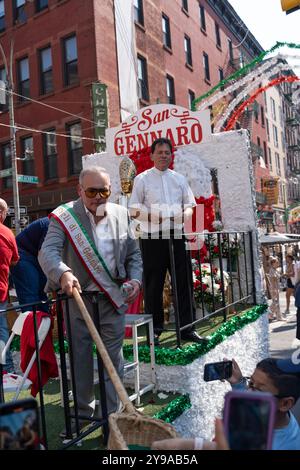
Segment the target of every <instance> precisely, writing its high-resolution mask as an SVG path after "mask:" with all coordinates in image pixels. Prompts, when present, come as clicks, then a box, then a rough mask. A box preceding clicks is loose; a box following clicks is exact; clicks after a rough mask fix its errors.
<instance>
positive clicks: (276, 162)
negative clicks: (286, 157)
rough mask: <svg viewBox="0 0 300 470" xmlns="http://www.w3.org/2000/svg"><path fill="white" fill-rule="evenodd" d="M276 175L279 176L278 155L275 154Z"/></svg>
mask: <svg viewBox="0 0 300 470" xmlns="http://www.w3.org/2000/svg"><path fill="white" fill-rule="evenodd" d="M275 164H276V173H277V174H278V175H279V176H281V168H280V158H279V153H277V152H275Z"/></svg>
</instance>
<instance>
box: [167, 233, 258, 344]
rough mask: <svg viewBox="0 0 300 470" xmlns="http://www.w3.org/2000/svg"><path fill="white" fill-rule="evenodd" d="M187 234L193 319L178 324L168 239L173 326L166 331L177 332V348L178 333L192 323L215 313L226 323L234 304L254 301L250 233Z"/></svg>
mask: <svg viewBox="0 0 300 470" xmlns="http://www.w3.org/2000/svg"><path fill="white" fill-rule="evenodd" d="M186 237H187V239H190V238H191V237H192V241H191V240H190V241H186V252H187V263H188V264H190V263H191V264H192V270H193V289H192V290H193V296H192V298H191V299H190V308H191V309H192V311H191V318H194V321H193V322H192V323H190V324H188V325H184V326H180V312H179V309H178V297H179V295H180V292H178V289H177V283H176V274H175V259H174V249H173V242H172V239H170V240H169V252H170V271H171V272H170V274H171V284H172V286H171V287H172V294H173V295H172V297H173V306H174V316H175V329H174V328H173V329H172V328H170V329H169V328H168V329H167V330H166V331H175V332H176V342H177V347H180V346H181V332H183V331H184V330H186V329H188V328H190V327H191V326H194V327H197V326H199V325H200V324H201V322H203V321H205V320H207V319H209V318H211V317H213V316H215V315H217V314H222V315H223V321H224V322H225V321H226V320H227V316H228V314H229V313H231V314H234V312H233V309H234V308H235V307H238V306H244V307H245V305H249V304H250V305H253V304H256V292H255V275H254V258H253V240H252V232H245V231H241V232H213V233H211V232H210V233H204V234H203V233H201V234H186ZM191 245H192V246H191ZM225 264H227V266H225ZM197 281H198V282H197ZM192 290H191V291H192ZM197 309H198V311H199V310H200V313H201V317H200V318H198V319H197V318H195V317H196V311H197Z"/></svg>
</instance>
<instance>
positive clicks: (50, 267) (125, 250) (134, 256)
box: [38, 199, 142, 292]
mask: <svg viewBox="0 0 300 470" xmlns="http://www.w3.org/2000/svg"><path fill="white" fill-rule="evenodd" d="M72 207H73V211H74V212H75V214H76V215H77V217H78V218H79V219H80V222H81V223H82V225H83V226H84V227H85V229H86V231H87V233H88V234H89V236H90V237H91V239H92V240H93V241H94V242H95V240H94V237H93V231H92V227H91V224H90V221H89V218H88V216H87V214H86V211H85V207H84V205H83V202H82V200H81V199H77V201H73V202H72ZM106 208H107V213H108V223H109V224H110V228H111V230H112V233H113V234H114V238H113V246H114V253H115V259H116V265H117V276H116V279H117V280H120V283H121V282H122V281H124V280H125V279H126V278H128V279H138V280H139V281H142V258H141V253H140V250H139V248H138V244H137V241H136V240H135V239H134V238H133V235H132V232H131V229H130V226H129V218H128V211H127V209H125V208H124V207H122V206H119V205H117V204H112V203H107V204H106ZM124 220H126V221H127V222H128V223H126V224H124ZM120 222H121V223H120ZM38 259H39V263H40V265H41V267H42V269H43V271H44V273H45V275H46V276H47V280H48V282H47V284H46V288H45V290H46V291H48V292H49V291H50V290H56V289H59V288H60V283H59V280H60V278H61V276H62V274H63V273H64V272H65V271H68V270H70V269H71V270H72V272H73V274H74V276H76V277H77V279H78V280H79V282H80V285H81V288H82V290H85V288H86V287H87V285H88V284H89V282H90V281H91V278H90V276H89V274H88V273H87V271H86V270H85V268H84V267H83V265H82V263H81V261H80V259H79V257H78V255H77V254H76V252H75V251H74V249H73V247H72V244H71V243H70V241H69V240H68V238H67V236H66V234H65V232H64V230H63V228H62V227H61V225H60V224H59V222H57V221H56V220H55V219H54V218H51V221H50V225H49V228H48V232H47V235H46V238H45V240H44V243H43V245H42V247H41V250H40V252H39V256H38Z"/></svg>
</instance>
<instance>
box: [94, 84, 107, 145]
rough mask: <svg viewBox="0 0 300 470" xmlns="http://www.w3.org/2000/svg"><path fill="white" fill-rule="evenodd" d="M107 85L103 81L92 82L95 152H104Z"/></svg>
mask: <svg viewBox="0 0 300 470" xmlns="http://www.w3.org/2000/svg"><path fill="white" fill-rule="evenodd" d="M106 90H107V86H106V85H104V84H103V83H93V84H92V97H93V112H94V121H95V123H96V125H95V139H96V140H97V142H96V152H98V153H99V152H104V151H105V148H106V139H105V131H106V128H107V125H108V118H107V94H106V93H107V91H106Z"/></svg>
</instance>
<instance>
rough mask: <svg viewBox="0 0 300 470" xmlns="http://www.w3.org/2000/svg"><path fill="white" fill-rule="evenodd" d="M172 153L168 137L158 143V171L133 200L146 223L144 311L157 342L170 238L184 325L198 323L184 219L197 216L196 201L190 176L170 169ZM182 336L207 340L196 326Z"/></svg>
mask: <svg viewBox="0 0 300 470" xmlns="http://www.w3.org/2000/svg"><path fill="white" fill-rule="evenodd" d="M172 153H173V148H172V143H171V141H170V140H169V139H165V138H160V139H157V140H155V141H154V142H153V144H152V146H151V159H152V160H153V162H154V167H153V168H151V169H150V170H146V171H144V172H143V173H141V174H140V175H138V176H137V177H136V178H135V180H134V185H133V191H132V195H131V198H130V202H129V207H130V213H131V215H132V217H134V218H137V219H138V221H139V222H140V225H141V231H142V237H141V249H142V257H143V267H144V289H145V292H144V300H145V312H146V313H147V314H151V315H153V324H154V333H155V335H156V344H158V337H159V335H160V334H161V332H162V331H163V328H164V312H163V288H164V282H165V277H166V272H167V269H168V270H170V255H169V240H170V239H171V240H172V244H173V247H174V258H175V273H176V285H177V294H178V310H179V319H180V327H183V326H185V325H189V324H191V323H192V322H193V321H194V320H195V306H194V302H193V288H192V285H193V284H192V267H191V261H190V256H189V254H188V253H187V252H186V249H185V238H184V236H183V219H184V220H185V221H186V220H187V219H189V218H191V217H192V214H193V207H194V206H196V202H195V198H194V196H193V193H192V190H191V188H190V187H189V185H188V182H187V181H186V179H185V177H184V176H182V175H181V174H179V173H177V172H175V171H173V170H170V169H169V166H170V164H171V161H172ZM181 337H182V339H185V340H188V341H195V342H197V343H200V342H202V341H203V340H204V338H201V337H200V336H199V335H198V334H197V333H196V332H195V331H194V328H193V327H192V326H191V327H187V328H185V329H183V330H182V332H181Z"/></svg>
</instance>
